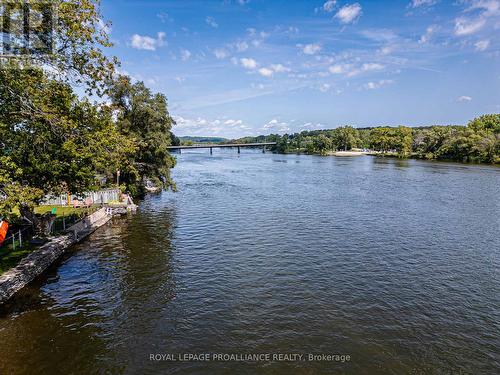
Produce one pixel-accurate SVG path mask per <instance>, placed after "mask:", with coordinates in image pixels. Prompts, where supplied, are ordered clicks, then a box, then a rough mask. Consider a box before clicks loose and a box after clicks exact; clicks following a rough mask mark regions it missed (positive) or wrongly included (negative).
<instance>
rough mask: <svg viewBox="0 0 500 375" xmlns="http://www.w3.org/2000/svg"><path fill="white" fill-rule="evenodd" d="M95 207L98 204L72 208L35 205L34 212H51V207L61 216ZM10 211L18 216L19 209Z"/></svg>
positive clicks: (83, 211)
mask: <svg viewBox="0 0 500 375" xmlns="http://www.w3.org/2000/svg"><path fill="white" fill-rule="evenodd" d="M96 207H99V205H94V206H92V207H89V208H86V207H79V208H73V207H71V206H37V207H35V213H36V214H44V213H46V212H51V211H52V209H53V208H55V209H56V216H57V217H62V216H70V215H73V214H77V215H81V214H82V213H88V212H89V211H91V210H95V208H96ZM12 213H13V214H15V215H17V216H19V210H18V209H17V208H15V209H13V210H12Z"/></svg>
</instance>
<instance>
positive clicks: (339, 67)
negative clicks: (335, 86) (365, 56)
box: [328, 64, 350, 74]
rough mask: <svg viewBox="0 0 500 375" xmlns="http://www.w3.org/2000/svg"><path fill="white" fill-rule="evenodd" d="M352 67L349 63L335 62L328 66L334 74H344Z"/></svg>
mask: <svg viewBox="0 0 500 375" xmlns="http://www.w3.org/2000/svg"><path fill="white" fill-rule="evenodd" d="M349 68H350V65H348V64H335V65H332V66H330V67H329V68H328V70H329V71H330V73H332V74H343V73H346V72H347V71H348V70H349Z"/></svg>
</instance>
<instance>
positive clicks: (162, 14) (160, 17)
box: [156, 12, 171, 23]
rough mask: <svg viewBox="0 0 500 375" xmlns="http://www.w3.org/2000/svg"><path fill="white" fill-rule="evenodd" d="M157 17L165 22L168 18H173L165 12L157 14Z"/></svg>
mask: <svg viewBox="0 0 500 375" xmlns="http://www.w3.org/2000/svg"><path fill="white" fill-rule="evenodd" d="M156 17H158V18H159V19H160V21H161V23H165V22H167V21H168V20H171V18H170V16H169V15H168V13H165V12H160V13H158V14H157V15H156Z"/></svg>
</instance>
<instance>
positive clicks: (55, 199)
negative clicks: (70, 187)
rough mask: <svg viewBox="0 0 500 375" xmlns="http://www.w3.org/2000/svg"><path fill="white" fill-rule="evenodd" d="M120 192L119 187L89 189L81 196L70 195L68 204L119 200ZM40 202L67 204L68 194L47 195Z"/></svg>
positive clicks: (104, 202) (47, 204) (50, 204)
mask: <svg viewBox="0 0 500 375" xmlns="http://www.w3.org/2000/svg"><path fill="white" fill-rule="evenodd" d="M120 194H121V193H120V190H119V189H104V190H99V191H90V192H88V193H84V194H82V195H81V196H76V195H71V196H70V206H72V205H73V204H74V202H75V201H78V202H86V203H91V204H101V203H102V204H106V203H110V202H117V201H119V200H120ZM40 204H41V205H43V206H67V205H68V196H67V195H66V194H61V195H58V196H53V195H47V196H45V198H44V199H43V201H42V202H41V203H40Z"/></svg>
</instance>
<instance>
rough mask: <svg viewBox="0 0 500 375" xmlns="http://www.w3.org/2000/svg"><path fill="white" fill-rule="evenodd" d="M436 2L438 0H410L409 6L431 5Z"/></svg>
mask: <svg viewBox="0 0 500 375" xmlns="http://www.w3.org/2000/svg"><path fill="white" fill-rule="evenodd" d="M437 2H438V0H412V2H411V4H410V6H411V7H412V8H418V7H421V6H431V5H434V4H436V3H437Z"/></svg>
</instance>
